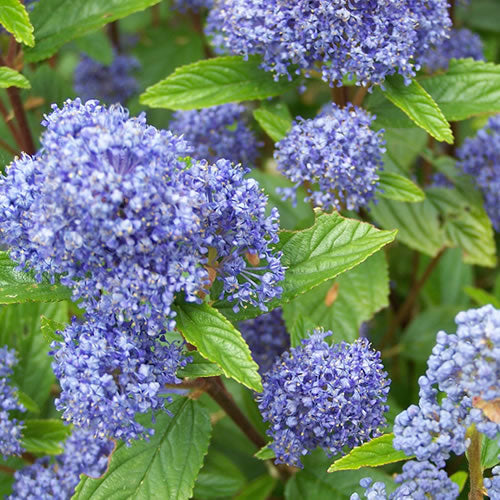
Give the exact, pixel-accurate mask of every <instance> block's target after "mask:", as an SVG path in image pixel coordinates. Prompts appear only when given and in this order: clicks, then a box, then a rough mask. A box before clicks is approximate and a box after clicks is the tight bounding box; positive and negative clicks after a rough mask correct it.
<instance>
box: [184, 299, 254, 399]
mask: <svg viewBox="0 0 500 500" xmlns="http://www.w3.org/2000/svg"><path fill="white" fill-rule="evenodd" d="M175 311H176V312H177V328H178V329H179V330H180V331H181V332H182V335H183V336H184V338H185V339H186V340H187V341H188V342H190V343H191V344H193V345H194V346H196V347H197V348H198V352H199V353H200V354H201V355H202V356H204V357H205V358H206V359H208V360H209V361H213V362H214V363H217V365H219V366H220V367H221V368H222V371H223V372H224V374H225V375H226V376H227V377H230V378H234V379H235V380H237V381H238V382H240V383H241V384H243V385H245V386H246V387H248V388H249V389H253V390H254V391H257V392H262V381H261V378H260V375H259V372H258V368H259V367H258V365H257V363H255V361H254V360H253V359H252V356H251V354H250V349H249V347H248V345H247V343H246V342H245V340H244V339H243V337H242V336H241V333H240V332H239V331H238V330H236V328H235V327H234V326H233V325H232V324H231V323H230V322H229V321H228V320H227V319H226V318H225V317H224V316H223V315H222V314H221V313H220V312H219V311H217V310H216V309H214V308H212V307H210V306H209V305H207V304H182V305H181V306H176V307H175Z"/></svg>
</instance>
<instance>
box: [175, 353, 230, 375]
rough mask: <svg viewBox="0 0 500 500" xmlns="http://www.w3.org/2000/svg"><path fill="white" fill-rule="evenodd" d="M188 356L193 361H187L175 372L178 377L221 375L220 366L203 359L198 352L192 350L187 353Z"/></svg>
mask: <svg viewBox="0 0 500 500" xmlns="http://www.w3.org/2000/svg"><path fill="white" fill-rule="evenodd" d="M189 356H190V357H191V358H192V359H193V362H192V363H188V364H187V365H186V366H185V367H184V368H182V370H179V371H178V372H177V376H178V377H181V378H185V377H189V378H196V377H217V376H218V375H222V373H223V372H222V368H220V367H219V366H217V365H216V364H215V363H212V362H211V361H208V360H207V359H205V358H204V357H203V356H202V355H201V354H200V353H199V352H197V351H192V352H190V353H189Z"/></svg>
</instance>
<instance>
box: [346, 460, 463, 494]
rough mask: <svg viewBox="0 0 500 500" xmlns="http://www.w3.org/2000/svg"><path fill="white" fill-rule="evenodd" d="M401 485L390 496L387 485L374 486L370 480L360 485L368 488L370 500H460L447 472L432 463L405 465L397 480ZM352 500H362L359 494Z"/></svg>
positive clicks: (415, 462) (414, 462)
mask: <svg viewBox="0 0 500 500" xmlns="http://www.w3.org/2000/svg"><path fill="white" fill-rule="evenodd" d="M395 481H396V483H398V484H400V485H401V486H399V487H398V488H397V489H396V490H395V491H394V493H391V494H390V495H389V496H388V495H387V493H386V490H385V484H384V483H382V482H376V483H374V484H372V480H371V479H370V478H364V479H362V480H361V482H360V484H361V486H362V487H363V488H366V491H365V493H364V497H365V498H368V499H369V500H387V499H389V500H404V499H407V500H428V499H429V498H432V499H434V500H454V499H455V498H458V485H457V484H455V483H454V482H453V481H451V479H450V478H449V477H448V475H447V474H446V472H445V471H443V470H440V469H439V468H437V467H436V466H435V465H433V464H431V463H430V462H418V461H416V460H412V461H410V462H406V463H405V464H404V465H403V472H402V474H398V475H397V476H396V479H395ZM350 500H361V497H360V496H359V495H358V494H357V493H353V494H352V495H351V499H350Z"/></svg>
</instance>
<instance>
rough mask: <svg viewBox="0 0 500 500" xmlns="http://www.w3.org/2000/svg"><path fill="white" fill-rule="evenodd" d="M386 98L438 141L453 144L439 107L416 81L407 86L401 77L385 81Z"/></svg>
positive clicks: (449, 128) (451, 135)
mask: <svg viewBox="0 0 500 500" xmlns="http://www.w3.org/2000/svg"><path fill="white" fill-rule="evenodd" d="M384 86H385V91H384V94H385V96H386V97H387V98H388V99H389V100H390V101H391V102H392V103H393V104H395V105H396V106H397V107H398V108H400V109H401V110H403V111H404V112H405V113H406V114H407V115H408V116H409V117H410V118H411V119H412V120H413V121H414V122H415V123H416V124H417V125H418V126H419V127H421V128H423V129H424V130H425V131H426V132H428V133H429V134H430V135H432V137H434V138H436V139H437V140H438V141H446V142H448V143H450V144H452V143H453V133H452V131H451V127H450V124H449V123H448V122H447V121H446V118H445V117H444V115H443V113H442V111H441V110H440V109H439V106H438V105H437V104H436V102H435V101H434V100H433V99H432V97H431V96H430V95H429V94H428V93H427V92H426V91H425V89H424V88H423V87H422V86H421V85H420V84H419V83H418V82H416V81H415V80H414V81H412V82H411V84H410V85H405V83H404V79H403V77H402V76H400V75H393V76H389V77H388V78H386V80H385V81H384Z"/></svg>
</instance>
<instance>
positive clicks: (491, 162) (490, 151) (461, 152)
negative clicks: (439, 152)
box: [457, 115, 500, 231]
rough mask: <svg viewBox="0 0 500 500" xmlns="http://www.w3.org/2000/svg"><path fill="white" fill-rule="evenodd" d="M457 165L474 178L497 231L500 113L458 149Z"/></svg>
mask: <svg viewBox="0 0 500 500" xmlns="http://www.w3.org/2000/svg"><path fill="white" fill-rule="evenodd" d="M457 156H458V158H459V162H458V165H459V167H461V168H462V169H463V171H464V172H465V173H466V174H470V175H472V176H473V177H474V179H475V181H476V184H477V186H478V187H479V189H480V190H481V192H482V193H483V197H484V206H485V209H486V212H487V213H488V215H489V217H490V219H491V222H492V223H493V227H494V228H495V229H496V230H497V231H500V115H496V116H492V117H491V118H490V119H489V120H488V123H487V125H486V126H485V127H484V128H482V129H481V130H479V132H478V133H477V135H476V136H475V137H472V138H470V137H469V138H467V139H465V141H464V144H463V145H462V146H461V147H460V148H459V149H458V150H457Z"/></svg>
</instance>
